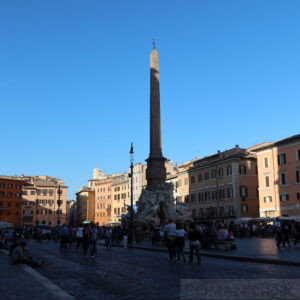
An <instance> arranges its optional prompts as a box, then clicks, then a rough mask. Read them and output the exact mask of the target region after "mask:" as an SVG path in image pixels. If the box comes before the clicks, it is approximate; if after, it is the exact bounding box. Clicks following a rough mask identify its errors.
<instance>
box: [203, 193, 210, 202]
mask: <svg viewBox="0 0 300 300" xmlns="http://www.w3.org/2000/svg"><path fill="white" fill-rule="evenodd" d="M204 200H205V201H206V202H207V201H210V192H209V191H206V192H205V193H204Z"/></svg>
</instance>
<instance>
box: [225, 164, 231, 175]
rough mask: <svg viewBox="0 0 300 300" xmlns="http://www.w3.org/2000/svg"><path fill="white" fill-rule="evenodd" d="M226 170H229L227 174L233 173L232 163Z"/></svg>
mask: <svg viewBox="0 0 300 300" xmlns="http://www.w3.org/2000/svg"><path fill="white" fill-rule="evenodd" d="M226 172H227V176H230V175H232V167H231V165H228V166H227V167H226Z"/></svg>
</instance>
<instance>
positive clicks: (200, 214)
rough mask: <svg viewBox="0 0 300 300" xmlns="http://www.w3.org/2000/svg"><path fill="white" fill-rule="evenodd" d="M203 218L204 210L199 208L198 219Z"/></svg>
mask: <svg viewBox="0 0 300 300" xmlns="http://www.w3.org/2000/svg"><path fill="white" fill-rule="evenodd" d="M203 216H204V209H203V208H199V217H203Z"/></svg>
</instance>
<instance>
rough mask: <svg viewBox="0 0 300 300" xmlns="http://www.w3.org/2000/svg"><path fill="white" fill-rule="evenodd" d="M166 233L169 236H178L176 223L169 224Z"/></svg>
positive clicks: (166, 226)
mask: <svg viewBox="0 0 300 300" xmlns="http://www.w3.org/2000/svg"><path fill="white" fill-rule="evenodd" d="M165 232H166V233H167V235H173V236H175V235H176V224H174V223H169V224H167V225H165Z"/></svg>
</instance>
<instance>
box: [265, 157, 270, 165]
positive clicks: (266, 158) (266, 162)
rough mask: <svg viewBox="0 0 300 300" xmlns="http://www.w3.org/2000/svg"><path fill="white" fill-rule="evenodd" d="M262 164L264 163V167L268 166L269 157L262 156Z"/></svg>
mask: <svg viewBox="0 0 300 300" xmlns="http://www.w3.org/2000/svg"><path fill="white" fill-rule="evenodd" d="M264 165H265V168H269V157H265V158H264Z"/></svg>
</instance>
